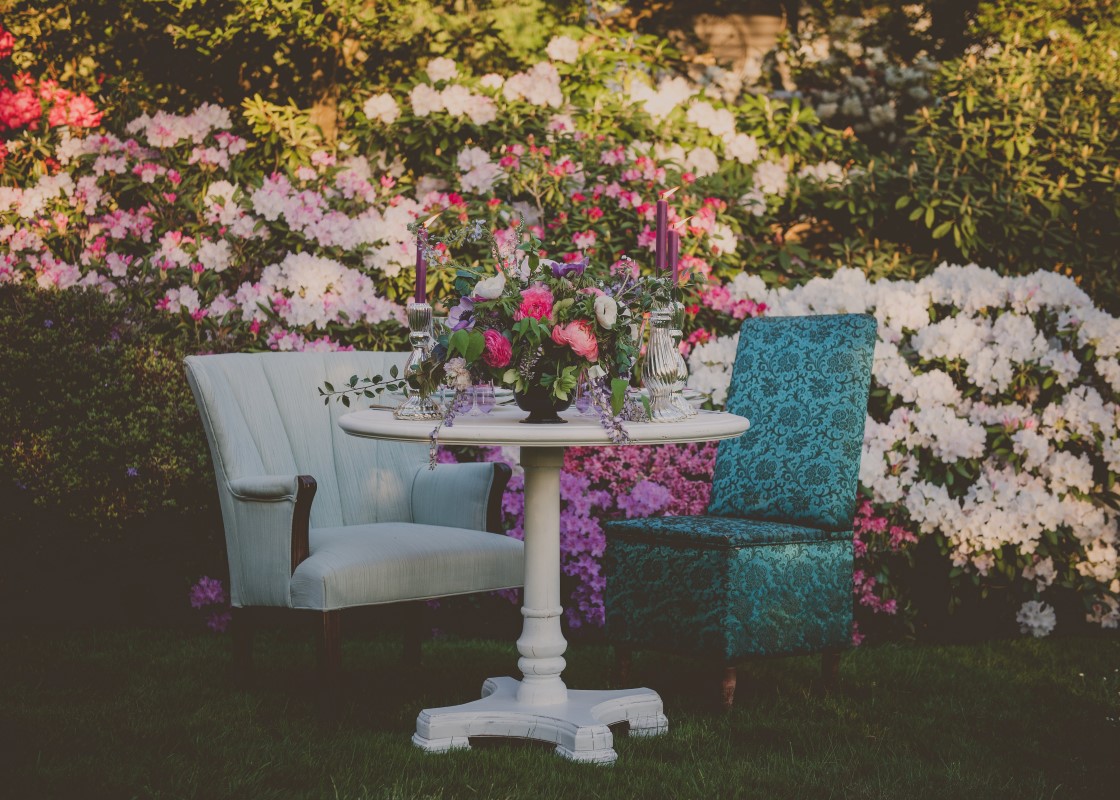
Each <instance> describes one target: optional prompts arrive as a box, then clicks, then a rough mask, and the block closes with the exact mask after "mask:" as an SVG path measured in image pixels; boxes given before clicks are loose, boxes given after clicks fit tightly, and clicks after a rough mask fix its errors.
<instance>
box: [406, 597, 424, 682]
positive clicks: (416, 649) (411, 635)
mask: <svg viewBox="0 0 1120 800" xmlns="http://www.w3.org/2000/svg"><path fill="white" fill-rule="evenodd" d="M404 616H405V620H404V652H403V654H402V656H401V663H402V664H403V665H404V667H405V668H406V669H418V668H419V667H420V657H421V655H422V648H423V644H424V640H425V639H426V638H427V636H425V631H424V606H423V605H421V604H420V603H409V604H408V605H407V607H406V609H405V615H404Z"/></svg>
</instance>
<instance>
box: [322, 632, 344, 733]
mask: <svg viewBox="0 0 1120 800" xmlns="http://www.w3.org/2000/svg"><path fill="white" fill-rule="evenodd" d="M321 616H322V619H321V622H320V625H319V634H318V636H317V642H316V644H317V645H318V646H317V650H318V655H319V682H320V689H321V694H320V697H321V703H322V712H323V715H324V716H325V717H326V718H327V719H334V718H335V717H337V715H338V701H339V695H340V686H339V682H340V679H341V677H342V625H341V621H342V612H341V611H338V610H335V611H324V612H323V613H322V615H321Z"/></svg>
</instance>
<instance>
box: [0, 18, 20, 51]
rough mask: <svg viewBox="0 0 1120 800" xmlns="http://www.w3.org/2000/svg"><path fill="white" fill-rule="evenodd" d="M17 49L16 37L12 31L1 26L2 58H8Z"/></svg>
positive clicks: (0, 49) (0, 47)
mask: <svg viewBox="0 0 1120 800" xmlns="http://www.w3.org/2000/svg"><path fill="white" fill-rule="evenodd" d="M15 49H16V37H15V36H12V32H11V31H9V30H6V29H5V28H4V27H3V26H0V59H3V58H8V57H9V56H10V55H11V54H12V51H13V50H15Z"/></svg>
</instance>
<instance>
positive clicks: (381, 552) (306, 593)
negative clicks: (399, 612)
mask: <svg viewBox="0 0 1120 800" xmlns="http://www.w3.org/2000/svg"><path fill="white" fill-rule="evenodd" d="M487 466H488V465H487ZM310 538H311V555H310V556H309V557H308V558H307V559H306V560H304V561H303V562H302V563H300V565H299V566H298V567H296V570H295V572H294V573H293V574H292V581H291V592H292V597H291V605H292V607H293V608H307V609H315V610H317V611H330V610H333V609H336V608H347V607H350V606H356V605H373V604H377V603H393V602H397V601H401V600H426V599H429V598H432V597H444V596H447V595H455V594H466V593H468V592H480V591H488V590H492V589H508V588H511V587H515V586H521V585H522V583H523V582H524V549H523V546H522V544H521V542H519V541H517V540H516V539H511V538H510V537H508V536H501V535H496V534H493V533H487V532H485V531H479V530H468V529H466V528H454V527H448V526H443V525H417V524H415V523H408V522H382V523H372V524H368V525H347V526H344V527H338V528H312V529H311V537H310Z"/></svg>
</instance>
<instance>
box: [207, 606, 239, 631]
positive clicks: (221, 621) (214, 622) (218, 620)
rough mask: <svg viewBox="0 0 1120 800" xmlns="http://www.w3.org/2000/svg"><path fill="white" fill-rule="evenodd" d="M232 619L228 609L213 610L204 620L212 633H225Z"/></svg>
mask: <svg viewBox="0 0 1120 800" xmlns="http://www.w3.org/2000/svg"><path fill="white" fill-rule="evenodd" d="M232 619H233V614H232V613H231V612H230V611H229V610H228V609H227V610H226V611H215V612H214V613H212V614H211V615H210V618H209V619H207V620H206V627H207V628H209V629H210V630H212V631H214V633H225V632H226V630H227V629H228V628H229V623H230V621H231V620H232Z"/></svg>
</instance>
